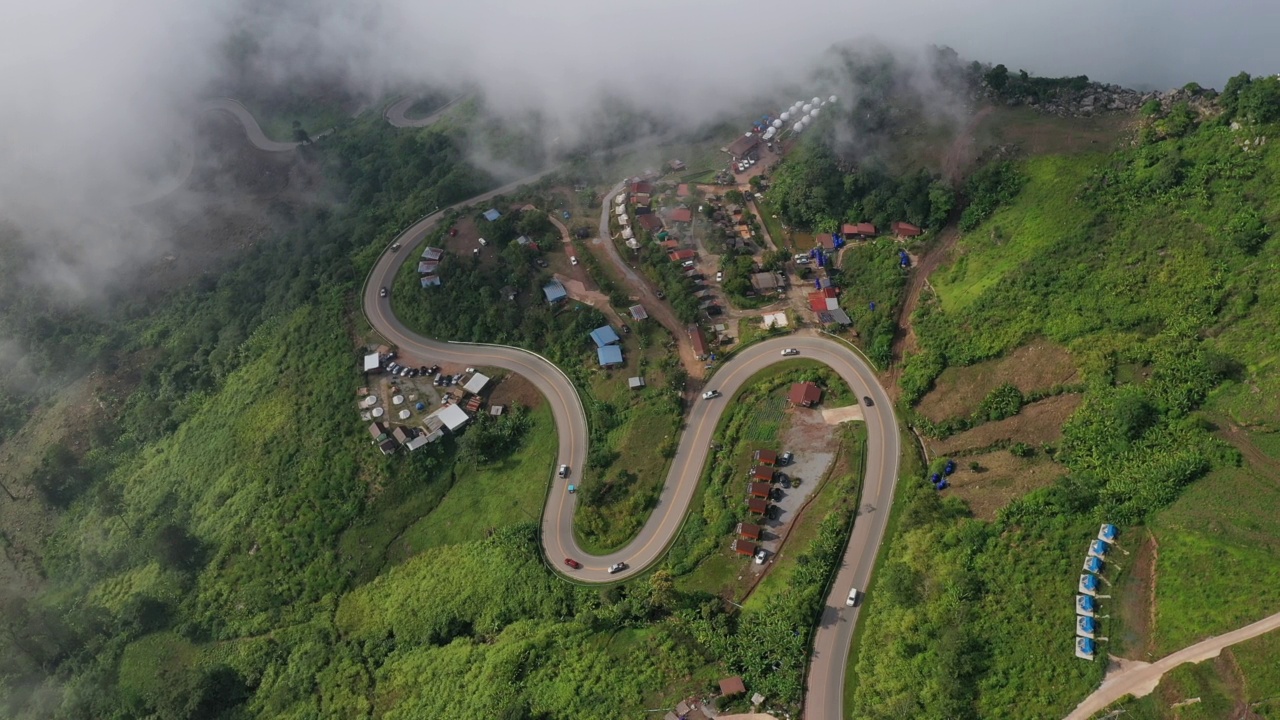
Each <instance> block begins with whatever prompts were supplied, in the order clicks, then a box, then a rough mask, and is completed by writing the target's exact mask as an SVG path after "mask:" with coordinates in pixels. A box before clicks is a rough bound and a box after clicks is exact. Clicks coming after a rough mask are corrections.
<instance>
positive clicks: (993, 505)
mask: <svg viewBox="0 0 1280 720" xmlns="http://www.w3.org/2000/svg"><path fill="white" fill-rule="evenodd" d="M970 462H977V463H978V465H979V466H980V467H981V468H982V469H981V470H980V471H978V472H974V471H973V470H971V469H970V468H969V463H970ZM1065 473H1066V468H1064V467H1062V466H1061V465H1058V464H1057V463H1055V462H1053V461H1051V460H1049V459H1048V458H1046V457H1044V455H1042V454H1039V453H1037V454H1036V455H1034V456H1032V457H1030V458H1020V457H1014V456H1013V455H1011V454H1010V453H1009V452H1008V451H1006V450H996V451H994V452H989V453H983V454H981V455H973V456H969V457H965V458H964V460H963V462H957V463H956V471H955V473H954V474H953V475H952V476H951V477H950V478H948V480H949V482H950V483H951V487H950V489H948V490H946V491H945V492H948V493H952V494H954V495H956V496H957V497H959V498H960V499H961V500H964V501H965V502H966V503H968V505H969V508H970V509H972V510H973V516H974V517H976V518H978V519H979V520H994V519H995V518H996V514H997V513H998V512H1000V509H1001V508H1003V507H1004V506H1005V505H1008V504H1009V502H1010V501H1011V500H1013V499H1015V498H1018V497H1021V496H1023V495H1026V494H1027V493H1029V492H1031V491H1032V490H1035V489H1036V488H1041V487H1045V486H1047V485H1049V484H1050V483H1052V482H1053V481H1054V480H1056V479H1057V478H1058V477H1060V476H1062V475H1064V474H1065Z"/></svg>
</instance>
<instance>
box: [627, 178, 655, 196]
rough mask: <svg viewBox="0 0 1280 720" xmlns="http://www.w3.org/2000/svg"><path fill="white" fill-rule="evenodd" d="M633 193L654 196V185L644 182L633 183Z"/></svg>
mask: <svg viewBox="0 0 1280 720" xmlns="http://www.w3.org/2000/svg"><path fill="white" fill-rule="evenodd" d="M631 192H633V193H644V194H645V195H652V194H653V183H647V182H643V181H641V182H633V183H631Z"/></svg>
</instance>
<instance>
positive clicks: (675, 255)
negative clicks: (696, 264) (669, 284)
mask: <svg viewBox="0 0 1280 720" xmlns="http://www.w3.org/2000/svg"><path fill="white" fill-rule="evenodd" d="M697 256H698V253H697V252H695V251H693V250H676V251H675V252H672V253H667V257H669V258H671V262H681V261H683V260H692V259H694V258H695V257H697Z"/></svg>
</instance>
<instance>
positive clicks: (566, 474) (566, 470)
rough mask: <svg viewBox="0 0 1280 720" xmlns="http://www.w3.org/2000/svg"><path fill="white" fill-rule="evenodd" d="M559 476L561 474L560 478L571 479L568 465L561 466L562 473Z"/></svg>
mask: <svg viewBox="0 0 1280 720" xmlns="http://www.w3.org/2000/svg"><path fill="white" fill-rule="evenodd" d="M559 474H560V477H562V478H567V477H569V466H568V465H561V466H560V473H559Z"/></svg>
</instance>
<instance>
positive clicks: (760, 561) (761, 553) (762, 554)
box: [756, 548, 768, 565]
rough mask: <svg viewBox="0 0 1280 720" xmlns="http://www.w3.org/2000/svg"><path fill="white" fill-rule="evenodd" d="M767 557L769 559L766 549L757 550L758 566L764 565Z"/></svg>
mask: <svg viewBox="0 0 1280 720" xmlns="http://www.w3.org/2000/svg"><path fill="white" fill-rule="evenodd" d="M766 557H768V555H767V554H766V553H765V550H764V548H760V549H759V550H757V551H756V564H757V565H763V564H764V559H765V558H766Z"/></svg>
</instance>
